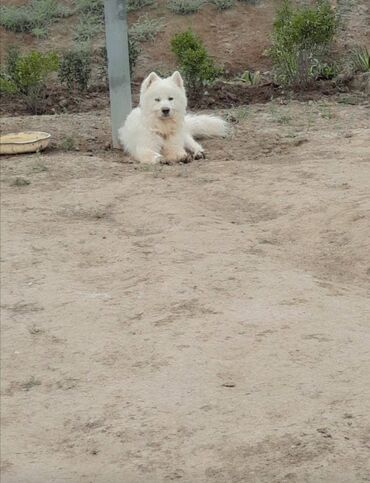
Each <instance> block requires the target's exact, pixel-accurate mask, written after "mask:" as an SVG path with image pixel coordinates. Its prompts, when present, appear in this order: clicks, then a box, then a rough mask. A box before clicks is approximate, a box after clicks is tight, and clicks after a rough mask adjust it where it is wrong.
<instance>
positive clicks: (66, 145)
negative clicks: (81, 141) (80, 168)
mask: <svg viewBox="0 0 370 483" xmlns="http://www.w3.org/2000/svg"><path fill="white" fill-rule="evenodd" d="M60 149H61V150H62V151H73V150H74V149H76V142H75V140H74V138H73V137H72V136H66V137H65V138H63V140H62V141H61V143H60Z"/></svg>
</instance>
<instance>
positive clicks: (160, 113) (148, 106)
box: [119, 72, 228, 164]
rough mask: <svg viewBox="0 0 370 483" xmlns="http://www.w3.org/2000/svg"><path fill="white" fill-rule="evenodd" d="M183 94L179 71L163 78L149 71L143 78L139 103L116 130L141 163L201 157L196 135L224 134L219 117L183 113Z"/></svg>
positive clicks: (185, 160)
mask: <svg viewBox="0 0 370 483" xmlns="http://www.w3.org/2000/svg"><path fill="white" fill-rule="evenodd" d="M186 105H187V99H186V93H185V88H184V83H183V80H182V77H181V75H180V73H179V72H175V73H174V74H172V75H171V76H170V77H167V78H166V79H162V78H161V77H159V76H158V75H157V74H156V73H155V72H152V73H151V74H149V75H148V77H147V78H146V79H145V80H144V81H143V83H142V85H141V90H140V104H139V107H136V108H135V109H133V110H132V111H131V113H130V114H129V116H128V117H127V119H126V121H125V123H124V125H123V126H122V127H121V128H120V129H119V139H120V142H121V144H122V145H123V147H124V149H125V151H126V152H127V153H128V154H130V155H131V156H132V157H133V158H134V159H135V160H136V161H139V162H140V163H149V164H155V163H159V162H162V163H175V162H180V161H182V162H189V161H190V159H192V158H194V159H200V158H204V157H205V156H204V150H203V148H202V146H201V145H200V144H199V143H198V142H197V141H195V138H207V137H213V136H220V137H223V136H226V134H227V132H228V125H227V123H226V122H225V121H223V120H222V119H221V118H219V117H216V116H209V115H204V114H201V115H193V114H186Z"/></svg>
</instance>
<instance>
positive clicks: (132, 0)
mask: <svg viewBox="0 0 370 483" xmlns="http://www.w3.org/2000/svg"><path fill="white" fill-rule="evenodd" d="M154 4H155V0H128V2H127V11H128V12H134V11H135V10H140V9H142V8H144V7H149V6H151V5H154Z"/></svg>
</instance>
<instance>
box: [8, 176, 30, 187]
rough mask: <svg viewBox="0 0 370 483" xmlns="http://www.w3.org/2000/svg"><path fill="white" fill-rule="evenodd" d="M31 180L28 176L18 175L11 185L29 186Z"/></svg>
mask: <svg viewBox="0 0 370 483" xmlns="http://www.w3.org/2000/svg"><path fill="white" fill-rule="evenodd" d="M29 184H31V181H30V180H29V179H27V178H22V176H17V177H16V178H15V179H14V180H13V181H12V182H11V183H10V186H18V187H20V186H28V185H29Z"/></svg>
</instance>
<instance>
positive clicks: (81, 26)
mask: <svg viewBox="0 0 370 483" xmlns="http://www.w3.org/2000/svg"><path fill="white" fill-rule="evenodd" d="M103 30H104V24H103V23H101V22H100V21H99V20H98V19H97V18H96V17H90V16H88V15H82V16H81V17H80V21H79V23H78V24H77V27H76V31H75V34H74V36H73V40H74V41H75V42H78V43H83V42H89V41H91V40H92V39H93V38H94V37H96V36H97V35H98V34H100V33H101V32H103Z"/></svg>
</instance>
